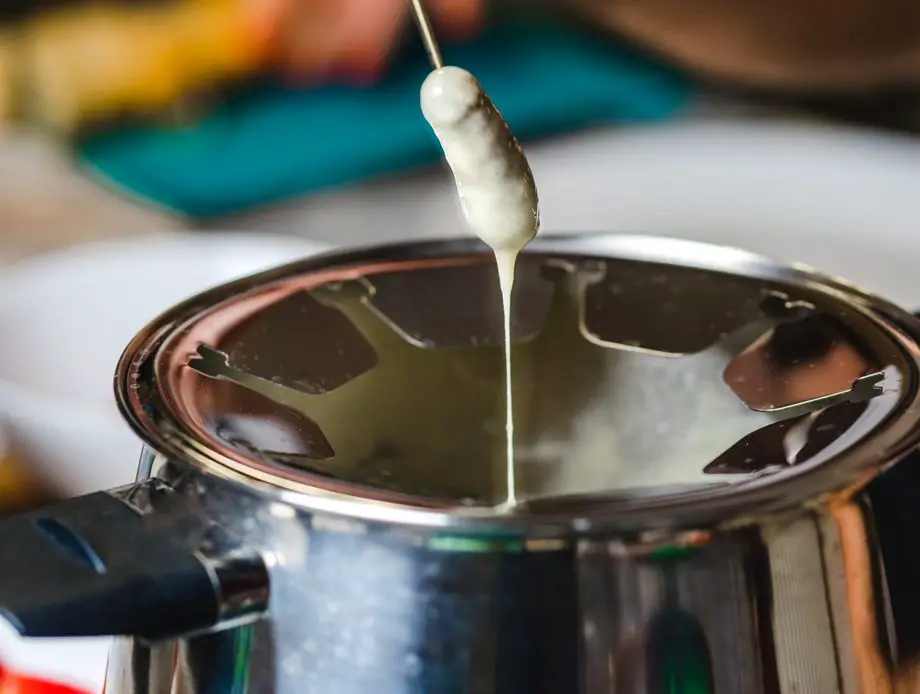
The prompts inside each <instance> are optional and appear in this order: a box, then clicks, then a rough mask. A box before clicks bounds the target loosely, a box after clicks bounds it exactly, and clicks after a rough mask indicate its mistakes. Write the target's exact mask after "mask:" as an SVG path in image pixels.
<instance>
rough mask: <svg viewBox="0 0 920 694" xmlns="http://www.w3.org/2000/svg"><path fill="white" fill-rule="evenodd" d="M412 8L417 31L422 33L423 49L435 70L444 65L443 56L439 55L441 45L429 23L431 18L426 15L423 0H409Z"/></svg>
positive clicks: (426, 11)
mask: <svg viewBox="0 0 920 694" xmlns="http://www.w3.org/2000/svg"><path fill="white" fill-rule="evenodd" d="M410 1H411V3H412V9H413V11H414V12H415V22H416V24H418V30H419V33H421V35H422V41H423V42H424V44H425V50H426V51H427V52H428V58H429V59H430V60H431V65H432V66H433V67H434V69H435V70H440V69H441V68H442V67H444V58H443V56H442V55H441V47H440V46H439V45H438V39H437V37H436V36H435V35H434V28H433V27H432V25H431V18H430V17H429V16H428V10H427V9H425V3H424V0H410Z"/></svg>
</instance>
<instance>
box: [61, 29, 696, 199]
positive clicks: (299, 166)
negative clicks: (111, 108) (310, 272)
mask: <svg viewBox="0 0 920 694" xmlns="http://www.w3.org/2000/svg"><path fill="white" fill-rule="evenodd" d="M447 53H448V56H449V58H450V62H451V63H453V64H457V65H462V66H463V67H465V68H466V69H468V70H470V71H471V72H473V73H474V74H475V75H477V77H479V79H480V81H481V82H482V83H483V86H484V87H485V89H486V91H487V92H489V93H490V95H491V96H492V97H493V100H494V101H495V102H496V103H497V104H498V106H499V108H500V109H501V111H502V113H503V114H504V115H505V117H506V118H507V119H508V121H509V122H510V124H511V126H512V128H513V129H514V131H515V133H516V134H517V135H518V136H519V137H520V138H522V139H528V138H533V137H538V136H544V135H549V134H554V133H559V132H565V131H570V130H575V129H578V128H580V127H584V126H586V125H591V124H598V123H610V122H636V121H645V120H654V119H661V118H665V117H668V116H670V115H672V114H675V113H677V112H678V111H679V110H680V108H681V107H682V106H683V105H684V104H685V103H686V102H687V100H688V99H689V98H690V96H691V89H690V86H689V85H688V83H687V82H686V81H685V80H684V79H683V78H682V77H681V76H679V75H677V74H675V73H673V72H671V71H670V70H668V69H666V68H664V67H662V66H661V65H658V64H657V63H655V62H652V61H650V60H648V59H646V58H643V57H640V56H638V55H636V54H634V53H633V52H632V51H630V50H628V49H625V48H622V47H617V46H612V45H610V44H609V43H607V42H605V41H603V40H600V39H595V38H593V37H592V38H588V37H585V36H582V35H580V34H577V33H573V32H572V31H570V30H567V29H563V28H557V27H552V26H543V25H516V26H510V25H509V26H505V27H496V28H494V29H493V30H491V31H489V32H487V33H486V34H484V35H483V36H482V37H481V38H480V39H479V40H477V41H475V42H472V43H469V44H466V45H461V46H450V47H448V50H447ZM428 71H429V67H428V64H427V61H426V59H425V56H424V54H423V53H422V52H421V51H420V50H419V51H413V52H412V53H411V54H407V55H404V56H403V57H402V58H401V59H400V61H399V62H398V63H397V64H396V65H395V66H394V68H393V69H392V70H391V71H390V73H389V74H388V76H387V77H386V78H385V79H384V80H383V81H382V82H380V83H379V84H376V85H374V86H371V87H366V88H349V87H344V86H330V87H325V88H321V89H307V90H291V89H285V88H282V87H279V86H262V87H259V88H258V89H255V90H253V91H251V92H249V93H247V94H246V95H245V96H243V97H241V98H239V99H236V100H234V101H233V102H232V103H230V104H228V105H226V106H225V107H223V108H222V109H220V110H219V111H218V112H216V113H214V114H213V115H212V116H211V117H209V118H208V119H206V120H205V121H203V122H201V123H199V124H197V125H196V126H195V127H193V128H190V129H165V128H161V129H158V128H150V127H144V128H131V129H124V130H118V131H114V132H111V133H107V134H105V135H102V136H98V137H96V138H94V139H91V140H89V141H86V142H84V143H82V144H81V146H80V148H79V151H78V156H79V158H80V160H81V161H82V163H83V164H84V165H86V166H88V167H90V169H92V170H93V171H94V172H95V173H97V174H100V175H101V176H102V177H103V178H104V179H107V180H108V181H109V182H111V183H112V184H114V185H115V186H116V187H118V188H121V189H123V190H126V191H127V192H130V193H133V194H134V195H137V196H141V197H142V198H146V199H148V200H149V201H151V202H154V203H156V204H158V205H161V206H164V207H166V208H170V209H173V210H175V211H178V212H181V213H184V214H187V215H190V216H193V217H209V216H216V215H224V214H229V213H233V212H237V211H240V210H243V209H246V208H251V207H253V206H258V205H263V204H266V203H272V202H275V201H278V200H282V199H285V198H290V197H293V196H297V195H303V194H305V193H309V192H313V191H317V190H322V189H326V188H330V187H333V186H338V185H342V184H347V183H352V182H356V181H360V180H364V179H368V178H373V177H376V176H380V175H382V174H386V173H391V172H397V171H403V170H406V169H410V168H413V167H416V166H419V165H422V164H426V163H431V162H433V161H434V160H436V159H437V157H438V156H439V150H438V147H437V142H436V141H435V139H434V136H433V134H432V133H431V132H430V129H429V128H428V126H427V124H426V123H425V122H424V120H423V119H422V116H421V113H420V111H419V104H418V98H419V97H418V91H419V86H420V85H421V82H422V80H423V79H424V77H425V76H426V74H427V72H428Z"/></svg>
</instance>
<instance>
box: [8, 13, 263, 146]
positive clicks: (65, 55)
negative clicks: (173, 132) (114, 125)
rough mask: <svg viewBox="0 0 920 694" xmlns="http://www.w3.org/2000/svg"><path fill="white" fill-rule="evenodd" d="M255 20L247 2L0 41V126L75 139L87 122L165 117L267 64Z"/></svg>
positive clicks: (47, 19)
mask: <svg viewBox="0 0 920 694" xmlns="http://www.w3.org/2000/svg"><path fill="white" fill-rule="evenodd" d="M251 15H252V12H251V11H250V9H249V7H248V5H247V3H246V2H245V1H244V0H176V1H172V2H166V3H162V4H149V5H141V6H134V7H124V6H115V5H105V4H94V5H89V6H86V5H82V6H79V7H70V8H67V9H65V10H59V11H54V12H51V11H49V12H45V13H43V14H41V15H38V16H36V17H33V18H32V19H30V20H28V21H27V22H25V23H24V24H23V25H21V26H19V27H17V28H16V29H15V30H13V31H11V32H8V34H7V35H6V36H5V37H0V117H2V115H3V114H4V113H13V114H15V116H16V117H18V118H20V119H24V120H27V121H34V122H40V123H42V124H44V125H46V126H49V127H51V128H52V129H54V130H56V131H58V132H61V133H64V134H69V133H72V132H73V131H75V130H76V129H78V128H79V127H80V126H81V125H83V124H85V123H86V122H92V121H96V120H100V119H105V118H109V117H111V116H118V115H124V114H140V115H143V114H147V113H149V112H156V111H159V110H163V109H167V108H169V107H170V106H172V105H173V104H174V103H176V102H177V101H178V100H179V99H180V98H181V97H182V96H184V95H185V94H187V93H189V92H191V91H193V90H195V89H196V88H201V87H207V86H212V85H214V84H219V83H221V82H223V81H226V80H230V79H234V78H239V77H242V76H245V75H247V74H250V73H253V72H255V71H257V70H258V69H259V68H260V67H261V66H262V65H263V63H264V61H265V60H266V57H267V54H268V50H269V43H268V40H267V37H266V35H265V31H264V30H263V28H261V27H259V26H258V25H257V23H256V22H254V21H252V16H251ZM8 85H13V86H12V88H10V87H9V86H8ZM4 97H5V98H4ZM5 104H8V105H6V106H5V107H4V105H5Z"/></svg>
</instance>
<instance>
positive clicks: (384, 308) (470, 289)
mask: <svg viewBox="0 0 920 694" xmlns="http://www.w3.org/2000/svg"><path fill="white" fill-rule="evenodd" d="M518 274H519V277H518V280H517V282H516V286H517V289H516V292H517V293H516V295H515V303H514V306H515V308H514V316H513V322H512V336H513V339H514V341H515V344H514V360H515V370H514V378H515V383H514V387H515V390H516V392H517V393H518V397H517V403H518V406H517V407H516V410H515V435H516V440H515V448H516V460H515V464H516V466H517V468H518V471H517V472H518V475H517V476H518V479H519V480H520V482H521V488H520V489H518V490H517V492H518V494H517V496H518V497H519V498H521V499H524V503H522V504H520V505H519V507H518V508H517V510H516V512H515V513H514V514H511V515H503V513H502V512H499V511H497V510H496V506H497V505H498V504H500V503H501V501H503V500H504V497H505V495H506V493H507V490H506V489H505V488H504V486H503V485H504V483H505V479H506V477H505V475H504V474H503V473H504V465H505V454H504V427H503V418H504V403H503V396H502V394H501V393H502V389H501V382H502V380H503V375H502V373H503V372H502V369H503V366H502V360H501V346H500V344H499V342H500V335H501V322H500V321H501V319H500V315H499V314H500V310H499V308H500V304H499V302H498V288H497V280H496V278H495V272H494V266H493V264H492V262H491V259H490V256H489V255H488V253H486V252H484V250H483V249H482V248H481V246H480V245H478V244H477V243H474V242H465V241H463V242H436V243H429V244H407V245H404V246H396V247H386V248H384V249H373V250H370V251H355V252H350V253H342V254H337V255H335V256H334V257H325V258H318V259H313V260H310V261H306V262H305V263H301V264H297V265H293V266H288V267H286V268H282V269H279V270H277V271H273V272H270V273H267V274H264V275H261V276H259V277H256V278H252V279H250V280H246V281H244V282H243V283H237V284H235V285H230V286H228V287H223V288H219V289H217V290H214V291H213V292H210V293H208V294H205V295H202V296H201V297H198V298H196V299H193V300H191V301H190V302H188V303H187V304H185V305H183V306H180V307H178V308H177V309H175V310H174V311H172V312H170V313H168V314H166V315H165V316H164V317H163V318H162V319H161V320H160V321H159V322H158V323H157V324H156V325H154V326H152V327H151V328H150V330H149V331H148V332H147V333H145V334H144V335H142V336H141V337H140V338H139V339H138V340H137V341H136V342H135V344H134V345H132V347H130V348H129V351H128V355H129V356H128V357H127V358H126V359H125V360H124V361H123V363H122V365H121V367H120V369H121V370H120V376H119V380H120V381H121V382H122V383H123V384H124V387H123V389H122V391H121V397H122V407H123V409H124V411H125V412H126V413H127V416H128V418H129V421H131V422H132V424H133V425H134V426H135V428H136V429H137V431H138V432H139V433H140V434H141V435H142V436H143V437H144V438H146V439H147V440H149V441H150V442H151V443H152V444H153V446H154V447H155V448H156V449H157V450H160V451H162V452H164V453H168V454H171V455H173V456H174V457H176V458H177V459H183V460H189V461H191V462H193V463H195V464H197V465H201V466H203V467H204V468H206V469H207V470H209V471H212V472H213V473H214V474H219V475H222V476H225V477H227V478H229V479H234V480H239V481H245V482H246V483H247V484H250V485H255V486H257V487H260V488H261V489H263V491H264V492H265V493H269V494H272V495H274V496H275V497H276V498H279V499H282V498H283V499H284V500H285V501H286V502H288V503H292V504H296V505H300V506H303V507H305V508H310V509H312V510H317V511H323V512H333V513H341V514H343V515H348V516H360V517H363V518H365V519H379V520H386V521H396V522H401V521H409V520H411V521H412V522H416V523H420V524H424V525H429V526H452V527H457V526H463V525H470V524H472V525H476V524H479V525H482V524H491V525H497V526H516V525H521V524H523V525H524V526H525V527H528V528H529V529H531V530H532V529H533V527H534V526H541V527H544V528H545V529H546V532H548V533H550V534H555V533H558V531H559V530H560V529H563V528H566V529H568V530H571V528H572V527H573V525H572V524H573V521H576V520H577V521H578V522H579V523H580V524H582V525H583V524H584V523H585V522H587V523H589V524H591V525H593V526H595V527H598V526H602V525H604V524H612V525H614V526H615V527H617V528H618V529H621V530H622V529H623V528H624V527H625V526H627V525H633V526H635V529H643V528H645V527H647V526H648V525H649V524H650V523H651V524H661V523H664V524H666V525H668V524H678V525H679V524H685V523H690V524H699V523H703V524H709V523H712V522H716V521H718V519H719V518H730V517H732V516H734V515H739V514H740V515H751V514H762V513H767V512H772V511H777V510H781V509H782V508H783V507H788V506H795V505H797V504H799V503H803V502H806V501H807V500H808V499H810V498H812V497H813V496H815V495H818V494H821V493H825V492H827V491H829V490H833V489H836V488H839V487H840V486H841V485H845V484H846V482H847V480H849V479H856V478H858V477H860V476H862V475H865V474H871V472H872V470H873V469H874V468H875V467H877V466H878V464H879V462H880V461H882V460H889V459H892V458H894V457H896V456H898V455H900V454H903V453H904V452H905V451H906V450H908V449H909V448H910V447H911V446H912V445H913V443H914V442H915V439H916V438H917V436H918V432H917V428H916V426H915V425H914V423H915V422H916V420H917V419H918V417H920V410H918V409H917V408H915V407H914V405H915V404H916V400H917V397H918V396H917V393H916V392H915V391H914V389H913V387H912V386H911V383H913V381H915V380H916V376H917V368H916V354H917V350H916V347H915V345H913V343H912V341H911V338H910V337H909V336H908V335H905V334H904V333H903V332H902V331H901V329H900V327H899V325H898V323H897V321H904V320H907V321H912V319H910V318H908V317H907V316H906V315H905V314H903V313H901V312H899V311H898V310H897V309H895V308H893V307H890V306H889V305H887V304H885V303H884V302H882V301H880V300H877V299H875V298H873V297H869V296H866V295H864V294H862V293H860V292H858V291H857V290H854V289H852V288H849V287H847V286H845V285H843V284H841V283H840V282H838V281H836V280H832V279H829V278H824V277H821V276H819V275H816V274H813V273H810V272H808V271H806V270H803V269H795V268H788V267H784V266H781V265H777V264H774V263H771V262H769V261H767V260H764V259H762V258H758V257H756V256H752V255H749V254H745V253H741V252H737V251H731V250H726V249H721V248H714V247H711V246H706V245H702V244H694V243H688V242H678V241H669V240H662V239H643V238H641V237H620V236H615V235H606V236H599V237H581V238H579V237H575V238H573V237H567V238H565V239H538V240H537V242H536V243H535V244H534V248H533V250H532V251H531V252H529V253H527V254H526V255H525V256H524V258H523V260H522V263H521V268H520V271H519V273H518ZM180 327H181V329H180ZM317 335H322V336H323V338H322V339H317V338H316V336H317ZM893 415H896V416H893ZM665 509H666V510H665Z"/></svg>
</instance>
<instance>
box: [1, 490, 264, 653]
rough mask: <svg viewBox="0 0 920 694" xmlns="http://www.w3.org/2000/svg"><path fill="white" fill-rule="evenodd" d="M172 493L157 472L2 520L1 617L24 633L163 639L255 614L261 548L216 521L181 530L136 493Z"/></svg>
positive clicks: (260, 589)
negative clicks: (233, 536) (136, 501)
mask: <svg viewBox="0 0 920 694" xmlns="http://www.w3.org/2000/svg"><path fill="white" fill-rule="evenodd" d="M138 493H141V495H144V496H146V495H152V494H173V493H175V492H173V491H172V490H171V489H170V488H168V487H166V486H165V485H163V484H162V483H161V482H158V481H153V480H150V481H147V482H143V483H141V484H139V485H134V486H132V487H130V488H127V489H123V490H117V491H116V492H111V493H110V492H97V493H94V494H89V495H87V496H82V497H77V498H75V499H70V500H67V501H64V502H61V503H58V504H54V505H52V506H48V507H46V508H42V509H38V510H35V511H31V512H29V513H24V514H21V515H18V516H13V517H10V518H6V519H3V520H0V616H3V617H6V618H7V619H8V620H9V621H10V622H11V623H12V625H13V627H14V628H15V629H16V630H17V631H18V632H19V633H20V634H21V635H23V636H58V637H66V636H135V637H138V638H140V639H143V640H145V641H156V640H160V639H165V638H171V637H176V636H181V635H188V634H192V633H196V632H204V631H212V630H214V629H216V628H221V627H224V626H231V625H236V624H239V623H242V622H246V621H251V620H253V619H255V618H257V617H258V616H259V615H260V614H262V612H263V611H264V610H265V608H266V607H267V604H268V572H267V570H266V567H265V564H264V562H263V560H262V558H261V556H260V555H259V554H258V553H257V552H254V551H251V550H247V549H246V548H244V547H243V546H241V545H240V544H239V543H236V542H231V541H230V540H229V538H228V537H227V536H226V535H225V534H223V533H222V532H221V531H220V530H219V529H218V528H217V527H216V526H207V527H204V528H202V524H201V522H200V521H192V523H191V524H187V526H188V527H186V528H184V529H180V528H178V527H177V523H173V522H167V523H164V516H165V515H166V514H152V513H151V514H145V513H143V512H142V511H141V510H140V509H139V508H137V507H135V506H134V505H132V504H131V503H130V502H129V500H130V499H132V498H137V497H138V496H139V494H138Z"/></svg>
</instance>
